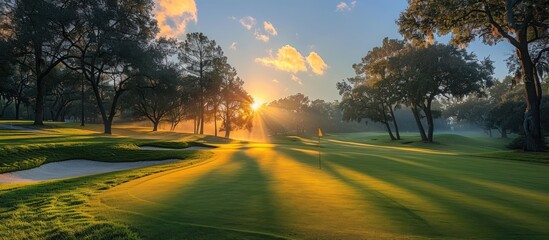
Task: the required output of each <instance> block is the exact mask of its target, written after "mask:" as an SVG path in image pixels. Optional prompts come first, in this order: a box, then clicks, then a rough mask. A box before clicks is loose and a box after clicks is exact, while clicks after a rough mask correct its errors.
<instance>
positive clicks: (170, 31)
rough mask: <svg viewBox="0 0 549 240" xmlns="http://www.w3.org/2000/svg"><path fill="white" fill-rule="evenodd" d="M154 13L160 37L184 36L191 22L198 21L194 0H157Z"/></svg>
mask: <svg viewBox="0 0 549 240" xmlns="http://www.w3.org/2000/svg"><path fill="white" fill-rule="evenodd" d="M154 15H155V17H156V21H157V22H158V28H159V30H160V31H159V33H158V36H159V37H179V36H182V35H183V34H185V30H186V28H187V24H188V23H189V22H195V23H196V22H198V15H197V9H196V3H195V1H194V0H156V5H155V10H154Z"/></svg>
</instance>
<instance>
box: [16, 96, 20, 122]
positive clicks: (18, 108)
mask: <svg viewBox="0 0 549 240" xmlns="http://www.w3.org/2000/svg"><path fill="white" fill-rule="evenodd" d="M20 106H21V100H19V99H16V100H15V120H19V110H20Z"/></svg>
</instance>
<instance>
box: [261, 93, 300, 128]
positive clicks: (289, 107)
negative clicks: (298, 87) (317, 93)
mask: <svg viewBox="0 0 549 240" xmlns="http://www.w3.org/2000/svg"><path fill="white" fill-rule="evenodd" d="M309 103H310V100H309V97H307V96H305V95H303V94H302V93H297V94H294V95H291V96H288V97H285V98H282V99H279V100H276V101H273V102H272V103H271V104H269V106H271V107H276V108H279V109H285V110H286V111H288V112H289V114H290V117H291V119H290V122H292V123H294V124H295V125H294V127H295V133H296V134H303V133H305V113H306V111H307V108H308V106H309Z"/></svg>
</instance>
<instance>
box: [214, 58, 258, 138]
mask: <svg viewBox="0 0 549 240" xmlns="http://www.w3.org/2000/svg"><path fill="white" fill-rule="evenodd" d="M225 69H226V70H225V71H223V75H222V83H221V95H222V99H221V105H220V112H221V114H220V117H221V120H222V122H221V129H220V130H221V131H225V138H230V135H231V131H235V130H238V129H248V130H251V128H252V127H253V125H252V120H253V110H252V107H251V106H252V103H253V98H252V97H251V96H250V95H249V94H248V93H247V92H246V90H244V81H242V79H240V78H239V77H238V76H237V73H236V69H234V68H233V67H231V66H230V65H228V64H226V65H225Z"/></svg>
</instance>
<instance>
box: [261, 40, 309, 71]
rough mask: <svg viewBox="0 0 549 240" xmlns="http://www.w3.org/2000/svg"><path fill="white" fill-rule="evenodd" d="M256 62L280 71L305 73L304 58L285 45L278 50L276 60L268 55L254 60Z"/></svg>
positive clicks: (295, 50)
mask: <svg viewBox="0 0 549 240" xmlns="http://www.w3.org/2000/svg"><path fill="white" fill-rule="evenodd" d="M255 61H256V62H258V63H261V64H263V65H265V66H268V67H273V68H275V69H277V70H280V71H285V72H291V73H297V72H306V71H307V66H306V65H305V58H304V57H303V55H301V53H299V52H298V51H297V49H295V48H294V47H292V46H291V45H285V46H283V47H281V48H280V49H278V51H277V53H276V58H275V57H273V56H272V53H270V54H269V57H265V58H256V59H255Z"/></svg>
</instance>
